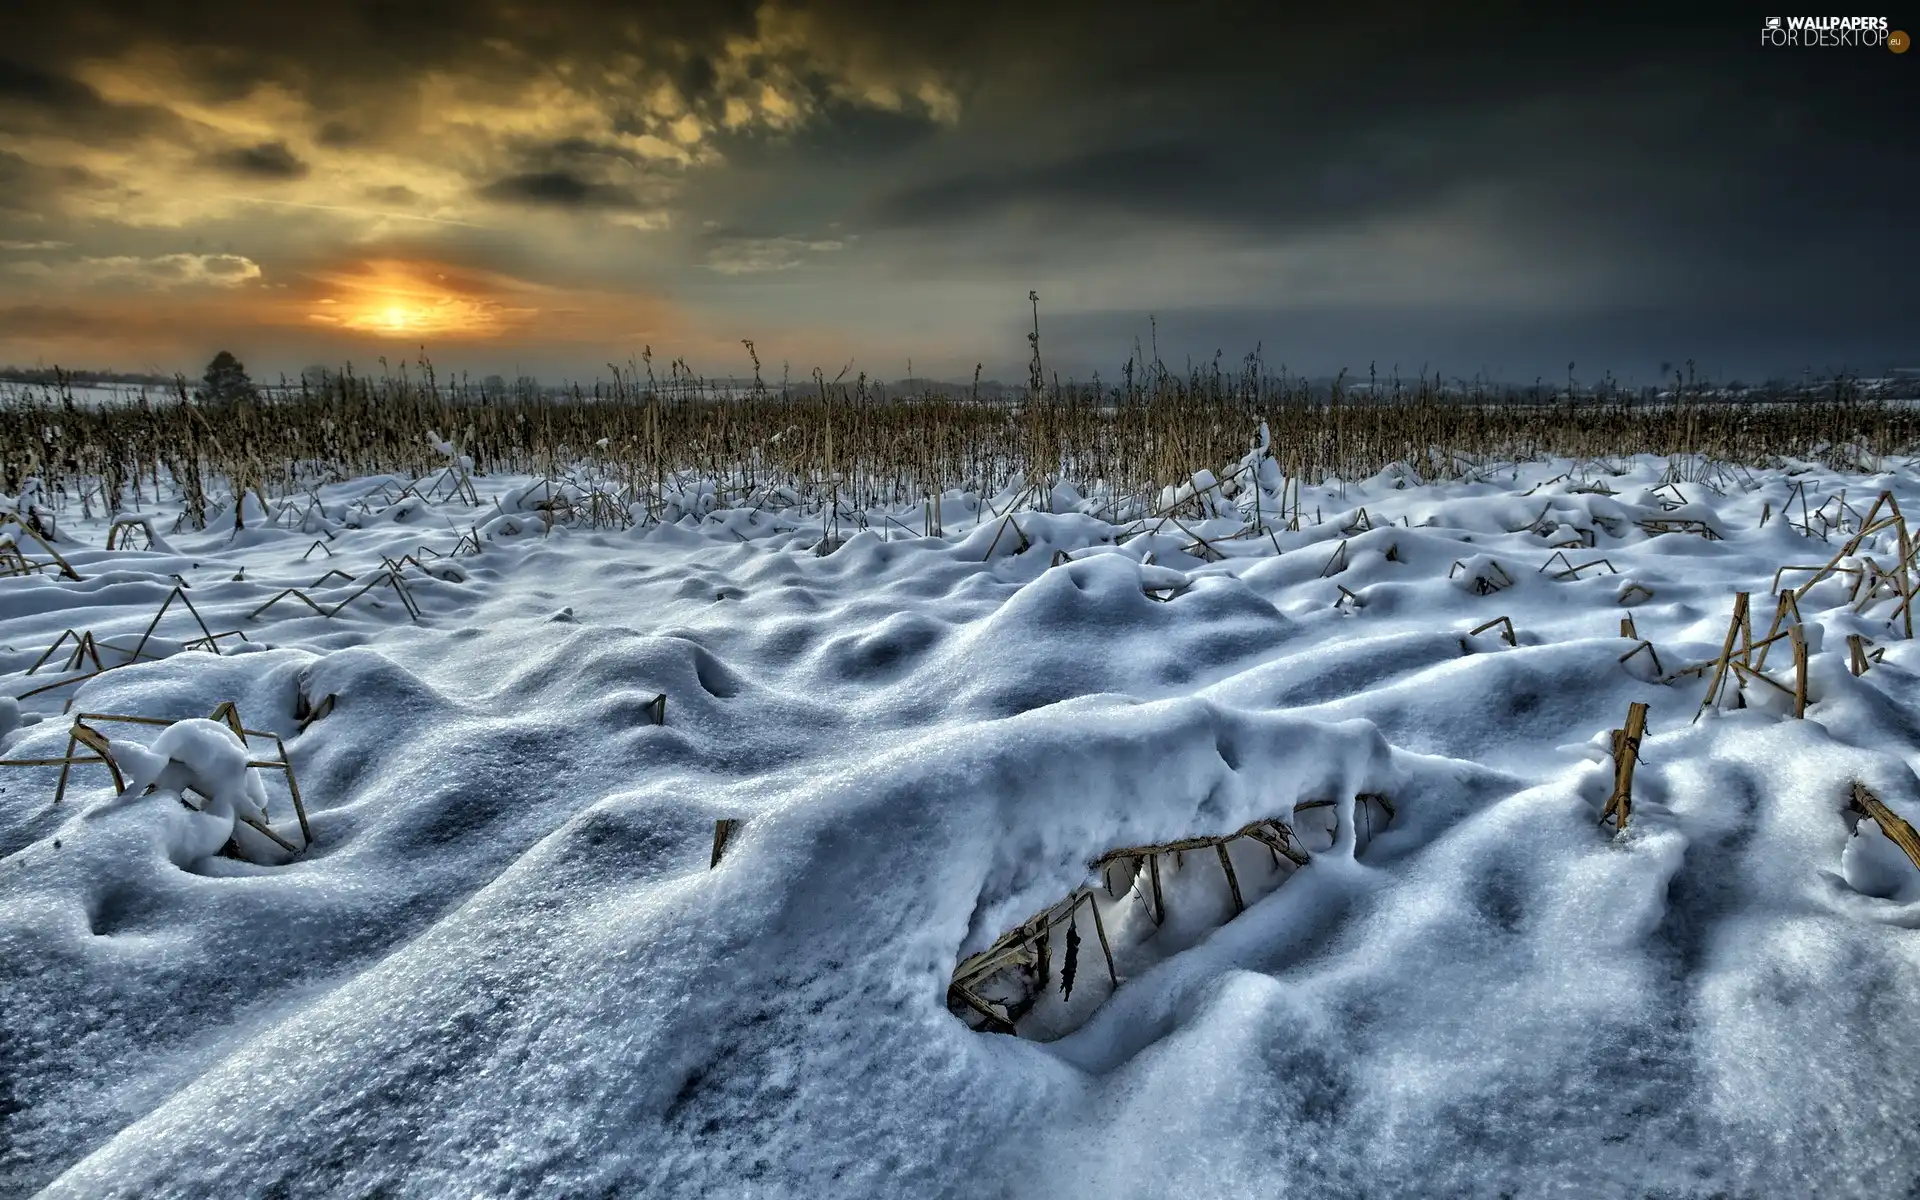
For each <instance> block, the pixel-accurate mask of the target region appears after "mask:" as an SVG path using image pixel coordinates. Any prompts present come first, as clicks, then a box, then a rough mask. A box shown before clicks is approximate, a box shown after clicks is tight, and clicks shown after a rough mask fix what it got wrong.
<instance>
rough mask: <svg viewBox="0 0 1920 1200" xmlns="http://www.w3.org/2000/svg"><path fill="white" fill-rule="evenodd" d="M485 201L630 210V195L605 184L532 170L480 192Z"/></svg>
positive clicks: (567, 172)
mask: <svg viewBox="0 0 1920 1200" xmlns="http://www.w3.org/2000/svg"><path fill="white" fill-rule="evenodd" d="M480 195H481V196H482V197H484V198H485V199H488V200H494V201H498V202H501V203H506V204H531V205H548V206H552V207H556V208H634V207H637V206H638V202H637V201H636V200H635V199H634V196H633V193H631V192H629V191H627V190H626V189H625V188H621V187H616V186H614V185H613V184H608V183H596V182H593V181H591V180H587V179H582V178H581V177H580V176H578V175H575V174H573V173H571V172H569V171H534V172H529V173H527V174H523V175H509V176H507V177H506V178H504V179H497V180H495V181H494V182H492V183H490V184H488V185H486V186H485V187H483V188H481V189H480Z"/></svg>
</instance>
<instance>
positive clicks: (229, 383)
mask: <svg viewBox="0 0 1920 1200" xmlns="http://www.w3.org/2000/svg"><path fill="white" fill-rule="evenodd" d="M256 394H257V393H256V392H255V390H254V386H253V380H252V379H251V378H249V377H248V375H247V368H246V364H244V363H242V362H241V361H240V360H239V359H237V358H235V357H234V356H233V354H232V352H230V351H227V350H222V351H221V352H220V353H218V354H216V355H214V356H213V361H212V362H210V363H208V364H207V371H206V374H205V375H202V376H201V377H200V387H199V388H198V393H197V398H198V399H200V400H202V401H209V400H239V399H243V398H244V399H252V398H253V397H254V396H255V395H256Z"/></svg>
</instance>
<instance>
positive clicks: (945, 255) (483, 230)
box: [0, 0, 1920, 381]
mask: <svg viewBox="0 0 1920 1200" xmlns="http://www.w3.org/2000/svg"><path fill="white" fill-rule="evenodd" d="M1552 7H1553V6H1546V5H1521V6H1511V7H1506V6H1498V5H1483V6H1478V8H1477V10H1476V12H1475V14H1474V15H1472V16H1459V15H1455V14H1450V13H1445V12H1442V11H1439V10H1438V6H1427V5H1419V6H1415V5H1402V4H1367V3H1347V4H1342V5H1339V6H1336V7H1335V8H1333V9H1331V10H1329V9H1320V8H1306V7H1293V6H1287V5H1281V4H1272V3H1267V4H1244V5H1220V4H1204V3H1201V4H1195V3H1169V2H1167V0H1151V2H1136V0H1101V2H1100V3H1088V4H1073V3H1046V2H1045V0H1022V2H1020V3H995V2H987V3H972V4H968V5H964V6H960V5H946V6H940V7H938V8H926V6H922V5H917V4H912V3H898V4H895V3H884V2H882V0H866V2H861V3H817V4H816V3H808V4H798V5H785V4H774V5H765V6H760V5H755V4H751V3H731V2H728V0H720V2H688V3H661V4H629V3H617V2H615V0H539V2H538V3H526V2H518V0H516V2H513V3H508V2H503V0H360V2H356V0H335V2H332V3H326V4H305V3H299V2H298V0H279V2H274V3H266V2H263V0H214V2H200V3H194V2H188V0H127V2H125V3H104V4H103V3H94V2H90V0H63V2H58V3H54V2H40V0H27V2H26V3H20V4H13V5H8V6H6V7H5V11H4V14H0V361H11V362H15V363H21V364H33V363H55V362H58V363H61V364H63V365H70V366H85V367H96V368H101V367H114V368H118V369H122V370H139V369H151V368H159V369H162V370H166V371H171V370H174V369H186V370H192V369H196V368H197V367H198V366H199V365H200V364H201V363H204V361H205V360H206V359H207V358H208V357H209V356H210V355H211V354H212V352H213V351H214V350H216V349H219V348H222V347H226V348H230V349H232V350H234V351H235V352H236V353H237V354H239V355H240V356H241V357H242V358H243V359H244V360H246V361H247V362H248V363H249V365H250V366H252V367H253V368H254V370H255V374H256V375H262V374H271V373H273V372H275V371H281V370H286V371H289V372H291V371H297V370H298V369H299V368H300V367H301V366H302V365H304V364H306V363H309V362H325V363H337V362H340V361H342V360H346V359H351V360H352V361H354V362H355V363H356V364H372V363H373V360H374V359H376V358H377V357H378V356H380V355H383V354H384V355H386V356H388V357H389V359H391V360H398V359H401V358H412V357H415V356H417V355H418V353H419V347H420V346H421V345H422V344H423V343H424V345H425V346H426V348H427V353H428V354H429V355H430V356H431V357H432V358H433V360H434V361H435V363H436V365H437V366H439V367H440V368H442V369H443V370H458V369H465V370H468V371H470V372H473V373H475V374H479V373H485V372H492V371H500V372H504V373H511V372H513V371H516V370H519V371H527V372H531V373H536V374H541V375H543V376H547V377H553V376H558V375H561V374H568V375H574V376H592V375H594V374H596V373H598V374H604V373H605V371H606V364H607V363H608V362H610V361H612V362H619V363H625V362H626V361H627V360H628V359H629V358H631V357H635V356H638V355H639V354H640V352H641V349H642V347H644V346H647V345H651V346H652V347H653V349H654V351H655V354H656V356H658V357H660V358H663V359H666V358H673V357H678V356H684V357H685V358H687V359H688V360H689V362H690V363H691V364H692V365H693V366H694V368H695V369H697V370H699V371H701V372H702V373H705V374H710V375H725V374H731V373H739V372H745V371H746V370H748V369H749V367H748V363H747V359H746V352H745V349H744V348H743V347H742V346H741V345H740V341H741V339H743V338H751V339H753V340H754V341H755V342H756V343H757V345H758V348H759V352H760V356H761V358H762V360H763V361H764V362H765V363H766V369H767V371H768V373H769V374H770V375H777V374H778V373H779V371H780V370H781V365H782V364H783V363H788V364H791V370H792V372H793V374H794V375H795V376H796V377H800V376H806V375H808V374H810V373H811V371H812V369H813V368H814V367H816V366H820V367H824V368H825V369H826V371H827V373H828V375H829V376H831V375H834V374H837V373H838V372H839V371H840V369H841V368H842V367H843V366H844V365H845V364H846V363H847V362H848V361H852V362H853V364H854V369H855V370H861V369H864V370H867V371H869V372H870V373H872V374H874V375H876V376H879V377H883V378H895V377H898V376H901V375H904V374H906V372H907V367H908V363H909V361H911V363H912V366H913V369H914V371H915V372H916V373H917V374H922V375H927V374H936V375H943V376H947V377H964V376H966V375H969V374H971V372H972V369H973V366H974V364H975V363H976V362H984V363H985V367H986V372H987V374H988V375H989V376H996V375H997V376H999V377H1002V378H1009V379H1014V378H1023V377H1024V375H1025V361H1026V344H1025V338H1024V334H1025V330H1026V326H1027V322H1028V321H1029V320H1030V314H1029V311H1028V305H1027V299H1026V297H1027V292H1028V290H1029V289H1037V290H1038V291H1039V293H1040V297H1041V332H1042V338H1043V350H1045V351H1046V353H1047V357H1048V360H1049V363H1050V365H1052V366H1054V367H1056V368H1057V369H1058V370H1059V371H1060V372H1061V373H1062V374H1063V375H1064V374H1068V373H1072V374H1075V375H1078V376H1081V377H1084V376H1085V375H1086V374H1087V373H1088V372H1090V371H1091V370H1094V369H1096V368H1097V369H1098V370H1099V371H1100V372H1101V373H1102V374H1103V375H1104V376H1106V377H1108V378H1113V377H1115V376H1117V374H1118V372H1119V369H1120V366H1121V364H1122V363H1123V362H1124V361H1125V359H1126V358H1127V356H1128V354H1129V353H1130V352H1131V351H1132V348H1133V346H1134V344H1135V339H1136V338H1137V339H1138V340H1139V341H1140V343H1141V344H1142V345H1146V344H1148V343H1149V341H1150V326H1149V316H1153V317H1154V318H1156V319H1157V326H1158V342H1159V347H1160V352H1161V354H1162V355H1163V357H1165V358H1166V359H1167V360H1169V361H1171V362H1173V363H1175V364H1176V365H1179V364H1183V363H1184V362H1185V360H1186V359H1187V357H1188V356H1191V357H1192V358H1193V359H1195V360H1196V361H1198V360H1204V359H1209V358H1211V357H1213V355H1214V354H1215V353H1216V352H1220V353H1222V354H1223V355H1224V357H1225V359H1226V360H1228V361H1230V362H1237V361H1238V360H1240V359H1242V358H1243V357H1244V356H1245V355H1246V354H1248V353H1249V352H1251V351H1253V350H1254V349H1255V347H1256V345H1257V346H1259V347H1260V350H1261V352H1262V355H1263V357H1264V358H1265V359H1266V361H1267V362H1268V363H1269V364H1270V365H1272V366H1275V367H1278V366H1279V365H1280V364H1282V363H1284V364H1286V365H1287V366H1288V367H1289V368H1291V369H1293V370H1296V371H1305V372H1309V373H1316V374H1317V373H1321V372H1327V371H1331V370H1334V369H1337V368H1339V367H1341V366H1347V367H1350V368H1353V369H1354V370H1356V371H1359V372H1361V373H1364V372H1365V371H1366V369H1367V366H1368V363H1369V361H1377V362H1378V364H1379V367H1380V370H1381V371H1382V373H1383V374H1384V373H1385V372H1387V371H1388V370H1390V369H1391V368H1393V367H1395V366H1396V365H1397V366H1398V368H1399V369H1400V370H1401V371H1402V372H1404V373H1408V374H1411V373H1412V372H1414V371H1418V370H1420V369H1421V368H1422V367H1423V366H1424V367H1426V368H1427V369H1429V370H1432V369H1436V368H1437V369H1440V370H1443V371H1445V372H1446V373H1447V374H1448V375H1473V374H1475V373H1479V372H1485V373H1487V374H1489V375H1491V376H1493V377H1496V378H1504V379H1528V380H1530V379H1531V378H1532V377H1534V376H1535V375H1538V374H1544V375H1547V376H1548V377H1550V378H1554V379H1558V378H1561V377H1564V375H1565V372H1566V366H1567V363H1568V362H1569V361H1573V362H1575V363H1576V364H1577V366H1576V374H1577V375H1578V376H1579V377H1580V378H1581V379H1582V380H1592V379H1595V378H1598V377H1599V376H1600V374H1601V373H1602V372H1603V371H1606V370H1611V371H1613V372H1614V373H1615V374H1616V375H1617V376H1623V377H1627V378H1629V379H1637V380H1642V381H1644V380H1646V379H1647V378H1648V377H1650V376H1651V375H1652V374H1653V373H1654V372H1655V371H1657V370H1658V368H1659V364H1660V363H1662V362H1676V363H1677V362H1681V361H1684V360H1685V359H1687V358H1689V357H1692V358H1696V359H1698V360H1699V362H1700V364H1701V366H1702V368H1703V369H1706V370H1708V371H1710V372H1712V373H1713V374H1715V375H1716V376H1718V377H1720V378H1727V377H1729V376H1739V375H1744V376H1748V377H1752V376H1757V375H1760V374H1763V373H1766V372H1770V371H1794V372H1797V371H1799V370H1800V369H1801V368H1803V367H1809V366H1810V367H1812V368H1814V369H1815V370H1821V369H1823V368H1832V367H1854V368H1861V369H1866V370H1869V371H1873V370H1878V369H1880V368H1883V367H1886V366H1889V365H1900V366H1920V302H1916V300H1915V298H1914V295H1913V291H1914V288H1913V283H1912V279H1913V270H1914V263H1915V261H1916V258H1917V257H1920V241H1917V240H1916V238H1915V234H1914V228H1913V222H1912V214H1913V213H1914V212H1915V211H1916V209H1920V138H1917V136H1916V128H1915V118H1916V117H1920V54H1905V55H1894V54H1891V53H1889V52H1888V51H1887V50H1885V49H1864V48H1853V49H1841V48H1833V49H1785V48H1765V47H1762V45H1761V44H1760V36H1759V35H1760V27H1761V23H1762V18H1760V17H1746V16H1740V17H1733V16H1728V17H1724V18H1712V19H1709V18H1698V17H1688V18H1670V19H1640V18H1636V17H1631V16H1610V15H1604V13H1603V11H1602V6H1594V8H1595V15H1579V16H1568V15H1564V14H1558V13H1555V12H1552V11H1551V9H1552ZM1894 21H1895V25H1894V27H1895V28H1901V27H1903V26H1904V27H1912V28H1915V29H1920V18H1917V19H1915V20H1913V21H1909V22H1904V23H1903V22H1902V21H1901V19H1900V18H1899V17H1897V16H1896V17H1895V18H1894Z"/></svg>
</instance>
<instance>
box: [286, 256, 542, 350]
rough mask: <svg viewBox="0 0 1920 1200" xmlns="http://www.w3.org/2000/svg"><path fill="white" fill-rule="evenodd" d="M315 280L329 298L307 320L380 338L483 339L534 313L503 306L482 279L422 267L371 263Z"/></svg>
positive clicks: (401, 263)
mask: <svg viewBox="0 0 1920 1200" xmlns="http://www.w3.org/2000/svg"><path fill="white" fill-rule="evenodd" d="M315 278H317V279H318V280H319V282H320V283H322V284H323V285H325V287H326V289H327V291H328V292H329V293H330V294H329V295H327V296H325V297H323V298H321V299H319V300H318V301H317V307H316V308H315V309H314V310H313V311H310V312H309V313H308V314H307V317H308V319H309V320H310V321H313V322H315V323H317V324H322V325H330V326H332V327H334V328H336V329H341V330H351V331H353V332H355V333H365V334H372V335H374V336H378V337H404V338H421V337H442V338H461V339H466V338H480V339H484V338H490V337H493V336H496V335H497V334H499V333H501V332H502V331H503V330H504V329H505V328H506V327H507V326H508V325H509V324H511V323H515V322H517V321H519V320H522V319H524V318H525V317H527V316H529V315H531V313H532V312H533V311H534V310H529V309H522V308H509V307H506V306H505V305H503V304H502V303H501V302H500V300H499V299H496V298H495V297H494V296H493V295H491V294H489V293H490V292H491V291H492V290H494V289H491V288H488V287H487V286H486V284H485V281H483V280H476V279H471V278H449V276H448V275H447V274H446V273H445V272H443V271H437V270H435V269H434V268H433V267H432V266H430V265H426V264H418V263H407V262H371V263H366V264H363V265H362V266H361V267H359V268H358V269H355V270H350V271H345V272H336V273H329V274H325V275H319V276H316V277H315Z"/></svg>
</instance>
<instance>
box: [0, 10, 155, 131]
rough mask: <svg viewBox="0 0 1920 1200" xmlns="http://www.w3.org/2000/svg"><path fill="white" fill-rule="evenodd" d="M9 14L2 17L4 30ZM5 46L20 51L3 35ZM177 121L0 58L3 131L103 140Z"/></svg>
mask: <svg viewBox="0 0 1920 1200" xmlns="http://www.w3.org/2000/svg"><path fill="white" fill-rule="evenodd" d="M8 19H9V18H8V17H7V16H4V15H0V34H3V32H4V30H5V28H6V24H7V21H8ZM0 46H7V47H8V48H9V49H12V50H15V51H16V52H17V51H19V50H23V49H25V47H22V46H19V45H17V44H15V45H10V44H9V42H8V40H7V39H6V38H5V37H4V36H0ZM177 124H178V122H177V119H176V118H175V117H174V116H173V115H172V114H171V113H168V112H167V111H165V110H164V109H160V108H155V107H153V106H151V105H144V104H116V103H114V102H112V101H109V100H107V99H106V98H105V97H103V96H101V95H100V93H99V92H98V91H96V90H95V89H94V88H93V87H91V86H89V85H88V84H86V83H83V82H81V81H80V80H78V79H75V78H73V77H71V76H70V75H67V74H65V73H64V72H63V71H62V70H59V69H54V68H50V67H45V66H38V65H34V64H32V63H29V62H25V61H21V60H19V59H13V58H0V133H7V132H15V133H32V132H44V131H55V130H57V131H63V132H70V133H74V134H79V135H83V136H86V137H90V138H93V139H96V140H99V141H103V142H120V141H125V140H128V139H134V138H140V137H145V136H148V135H151V134H154V133H156V132H160V131H162V130H166V129H170V128H173V127H174V126H176V125H177Z"/></svg>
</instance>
